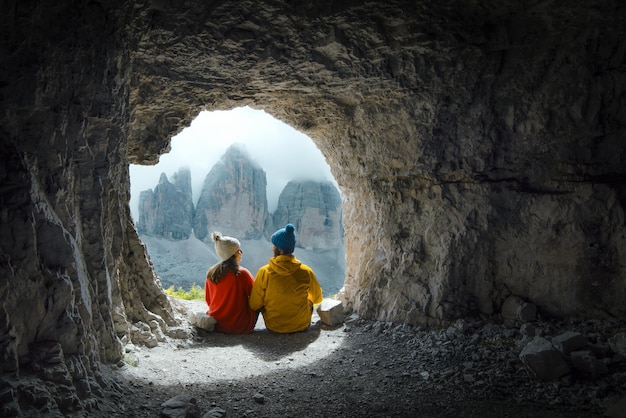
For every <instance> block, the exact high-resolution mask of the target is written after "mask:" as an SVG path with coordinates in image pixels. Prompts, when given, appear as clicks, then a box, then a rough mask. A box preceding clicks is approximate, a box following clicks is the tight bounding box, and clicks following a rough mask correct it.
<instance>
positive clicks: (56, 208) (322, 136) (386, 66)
mask: <svg viewBox="0 0 626 418" xmlns="http://www.w3.org/2000/svg"><path fill="white" fill-rule="evenodd" d="M1 11H2V17H3V19H2V23H1V25H0V27H1V33H2V40H3V41H2V72H0V77H1V79H0V89H1V90H0V92H1V95H0V101H1V103H2V113H1V116H0V117H1V121H2V123H1V125H0V132H1V133H0V135H1V143H0V144H1V148H0V152H1V153H2V163H1V165H0V167H1V170H0V176H1V177H2V187H1V189H0V192H1V195H0V196H1V197H0V199H1V202H2V204H1V209H0V210H1V214H2V221H1V223H0V228H1V236H2V237H3V239H2V244H1V249H0V257H1V260H2V262H1V264H0V269H1V273H2V280H1V281H0V296H1V309H0V319H1V321H0V324H1V325H0V326H2V337H0V338H1V339H0V358H1V360H2V361H1V368H2V369H1V370H0V373H1V374H2V376H3V378H2V380H1V382H2V387H1V388H0V389H2V393H3V399H10V398H11V396H13V395H6V394H7V393H9V394H11V393H13V392H10V391H9V392H7V390H6V387H7V384H6V382H7V381H8V380H15V379H17V380H20V379H25V378H26V377H27V376H30V374H29V373H34V374H35V375H37V372H38V371H40V370H42V369H46V367H47V366H49V364H50V358H54V359H56V360H58V361H56V362H55V363H53V364H54V365H55V366H54V370H56V371H58V373H57V374H55V376H60V377H58V379H57V381H56V383H58V384H63V385H67V386H72V385H73V386H74V387H76V388H78V389H77V390H78V391H79V392H80V391H81V390H82V391H83V392H84V391H85V388H89V387H92V386H93V385H91V384H86V383H85V382H87V383H89V382H92V381H94V380H97V378H98V368H99V365H100V364H102V363H110V362H116V361H118V360H119V359H120V357H121V355H122V346H123V344H125V343H126V342H129V341H132V342H135V343H141V344H158V342H159V341H160V340H163V339H164V338H166V337H172V338H177V337H182V336H184V335H183V334H184V333H185V331H184V329H183V328H182V327H180V323H179V321H178V320H177V318H176V317H175V316H174V315H173V312H172V308H171V306H170V304H169V302H168V299H167V297H166V296H165V294H164V293H163V289H162V287H161V286H160V284H159V282H158V280H157V277H156V275H155V273H154V271H153V270H152V267H151V262H150V260H149V257H148V255H147V253H146V250H145V247H144V246H143V245H142V243H141V242H140V240H139V239H138V236H137V233H136V231H135V228H134V225H133V222H132V219H131V216H130V209H129V206H128V202H129V197H130V195H129V174H128V172H129V164H154V163H156V162H157V161H158V158H159V156H160V155H161V154H163V153H165V152H167V150H168V147H169V141H170V138H171V137H172V136H173V135H175V134H176V133H178V132H180V131H181V130H182V129H184V128H185V127H186V126H188V125H189V124H190V123H191V120H192V119H193V117H195V115H197V114H198V113H199V112H200V111H202V110H209V111H211V110H228V109H232V108H235V107H241V106H250V107H252V108H254V109H260V110H264V111H265V112H267V113H269V114H270V115H272V116H274V117H275V118H277V119H279V120H281V121H283V122H285V123H287V124H289V125H290V126H292V127H294V128H295V129H297V130H299V131H301V132H302V133H304V134H306V135H307V136H309V137H310V138H311V139H312V140H313V141H314V142H315V144H316V146H317V147H318V148H319V149H320V151H321V152H322V154H323V155H324V156H325V158H326V160H327V161H328V163H329V165H330V166H331V169H332V172H333V175H334V177H335V179H336V180H337V183H338V184H339V186H340V188H341V191H342V194H343V199H344V201H343V222H344V228H345V246H346V280H345V286H344V289H343V291H342V294H341V300H342V302H343V304H344V306H345V307H346V309H350V310H352V311H354V312H356V313H357V314H358V315H360V316H362V317H363V318H370V319H374V320H379V321H389V322H394V323H403V324H419V325H423V326H429V327H438V326H445V325H446V324H449V323H451V322H452V321H454V320H456V319H458V318H464V317H470V316H473V315H497V314H498V313H499V312H500V311H501V309H502V304H503V303H504V301H505V300H506V299H507V298H508V297H510V296H515V297H519V298H522V299H523V300H525V301H527V302H530V303H533V304H534V305H535V306H536V307H537V309H538V311H539V312H541V313H542V315H545V316H550V317H561V318H567V317H584V318H606V317H611V318H621V320H623V318H624V317H625V314H626V304H625V303H624V300H626V264H625V263H624V260H625V259H626V224H625V218H624V209H625V208H626V141H625V139H624V138H625V136H624V134H625V128H624V122H625V120H626V60H625V56H626V19H625V17H626V6H625V5H624V3H623V2H621V1H619V0H604V1H600V0H598V1H588V2H582V3H580V4H572V3H571V2H567V1H533V2H519V1H514V0H505V1H481V2H476V1H456V0H445V1H434V0H423V1H418V2H414V1H386V2H376V1H374V2H360V1H356V0H355V1H347V2H333V1H329V0H324V1H320V2H315V3H308V2H291V1H284V0H276V1H237V2H234V1H228V0H226V1H221V2H202V1H194V0H189V1H184V2H172V1H167V0H164V1H161V0H145V1H134V2H123V1H118V0H113V1H109V2H99V1H88V2H79V1H60V2H52V3H51V2H43V1H26V2H17V1H7V2H4V3H3V4H2V8H1ZM47 370H50V369H49V368H48V369H47ZM67 376H70V377H67ZM53 381H54V380H53ZM87 392H89V391H88V390H87ZM83 395H84V396H82V399H89V398H90V396H92V395H93V396H96V395H95V394H93V393H83ZM81 402H83V403H84V402H86V401H81Z"/></svg>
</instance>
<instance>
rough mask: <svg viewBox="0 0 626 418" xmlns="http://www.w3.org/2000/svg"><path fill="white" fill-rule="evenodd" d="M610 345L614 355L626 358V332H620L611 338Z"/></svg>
mask: <svg viewBox="0 0 626 418" xmlns="http://www.w3.org/2000/svg"><path fill="white" fill-rule="evenodd" d="M609 344H610V346H611V350H613V352H614V353H616V354H621V355H622V356H624V357H626V332H620V333H619V334H615V335H614V336H613V337H611V338H609Z"/></svg>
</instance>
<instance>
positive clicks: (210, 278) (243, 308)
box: [204, 232, 257, 334]
mask: <svg viewBox="0 0 626 418" xmlns="http://www.w3.org/2000/svg"><path fill="white" fill-rule="evenodd" d="M212 238H213V241H214V242H215V250H216V253H217V255H218V256H219V257H220V258H221V259H222V261H221V262H220V263H217V264H215V265H213V266H212V267H211V268H210V269H209V270H208V271H207V278H206V282H205V284H204V292H205V300H206V303H207V305H208V307H209V310H208V311H207V314H208V315H210V316H212V317H213V318H215V320H216V321H217V323H216V324H215V331H219V332H224V333H227V334H245V333H249V332H252V330H253V329H254V325H255V323H256V320H257V314H256V313H255V312H254V311H253V310H252V309H250V306H249V304H248V297H249V296H250V292H251V290H252V283H253V281H254V279H253V278H252V274H250V272H249V271H248V270H247V269H245V268H243V267H241V266H239V262H240V261H241V255H242V253H243V252H242V251H241V248H240V244H239V241H238V240H237V239H235V238H232V237H223V236H222V235H221V234H220V233H219V232H214V233H213V235H212Z"/></svg>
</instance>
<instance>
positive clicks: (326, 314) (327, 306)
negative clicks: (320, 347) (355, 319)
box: [317, 299, 344, 326]
mask: <svg viewBox="0 0 626 418" xmlns="http://www.w3.org/2000/svg"><path fill="white" fill-rule="evenodd" d="M317 313H318V315H319V316H320V319H321V320H322V322H323V323H324V324H326V325H330V326H335V325H339V324H342V323H343V319H344V311H343V305H342V303H341V301H339V300H337V299H324V300H323V301H322V303H320V304H319V306H318V307H317Z"/></svg>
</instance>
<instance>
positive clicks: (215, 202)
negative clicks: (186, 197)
mask: <svg viewBox="0 0 626 418" xmlns="http://www.w3.org/2000/svg"><path fill="white" fill-rule="evenodd" d="M268 216H269V214H268V210H267V179H266V177H265V171H263V169H262V168H261V167H260V166H258V164H256V163H255V162H253V161H252V160H251V159H250V158H249V156H248V155H247V154H246V152H245V151H244V150H242V149H240V148H239V147H238V146H237V145H236V144H235V145H231V146H230V147H228V149H227V150H226V152H225V153H224V155H223V156H222V157H221V158H220V160H219V161H218V162H217V163H216V164H215V165H214V166H213V167H212V168H211V170H210V171H209V173H208V174H207V175H206V177H205V179H204V183H203V185H202V190H201V191H200V197H199V198H198V204H197V205H196V212H195V217H194V222H193V230H194V233H195V235H196V237H198V239H201V240H203V241H205V242H207V243H212V242H213V241H212V240H211V233H212V232H213V231H219V232H222V233H223V234H225V235H230V236H234V237H238V238H239V239H259V238H261V237H262V236H263V229H264V227H265V222H266V220H267V217H268Z"/></svg>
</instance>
